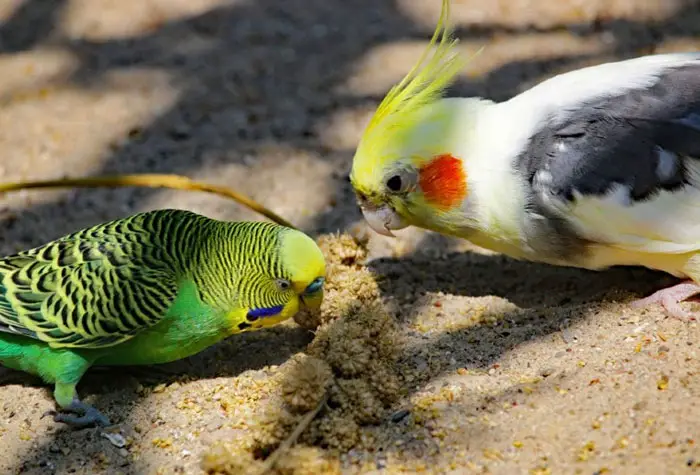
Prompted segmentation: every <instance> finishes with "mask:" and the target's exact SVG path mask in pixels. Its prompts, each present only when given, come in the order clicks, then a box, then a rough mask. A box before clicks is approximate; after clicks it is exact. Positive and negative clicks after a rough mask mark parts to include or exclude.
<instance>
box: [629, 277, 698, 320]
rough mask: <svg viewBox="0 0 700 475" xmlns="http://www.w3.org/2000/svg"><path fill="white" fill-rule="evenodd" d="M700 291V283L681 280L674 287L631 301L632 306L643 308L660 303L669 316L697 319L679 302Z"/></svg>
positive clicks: (680, 318)
mask: <svg viewBox="0 0 700 475" xmlns="http://www.w3.org/2000/svg"><path fill="white" fill-rule="evenodd" d="M699 293H700V285H698V284H696V283H694V282H691V281H686V282H681V283H680V284H677V285H674V286H673V287H667V288H665V289H661V290H659V291H657V292H654V293H653V294H651V295H650V296H648V297H645V298H643V299H639V300H635V301H633V302H632V303H631V307H632V308H642V307H647V306H649V305H652V304H660V305H661V306H662V307H664V309H665V310H666V313H667V314H668V315H669V316H671V317H674V318H677V319H679V320H682V321H684V322H688V321H690V320H695V316H694V315H692V314H691V313H690V312H686V311H685V310H683V309H682V308H681V306H680V305H679V303H680V302H682V301H684V300H686V299H688V298H690V297H692V296H693V295H696V294H699Z"/></svg>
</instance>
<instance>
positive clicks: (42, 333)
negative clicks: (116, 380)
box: [0, 209, 325, 427]
mask: <svg viewBox="0 0 700 475" xmlns="http://www.w3.org/2000/svg"><path fill="white" fill-rule="evenodd" d="M324 277H325V261H324V258H323V254H322V253H321V250H320V249H319V247H318V246H317V245H316V243H315V242H314V241H313V239H311V238H310V237H309V236H307V235H306V234H304V233H302V232H300V231H297V230H294V229H291V228H287V227H283V226H279V225H276V224H272V223H267V222H224V221H218V220H214V219H210V218H207V217H204V216H201V215H198V214H195V213H192V212H189V211H183V210H171V209H167V210H156V211H150V212H146V213H139V214H135V215H133V216H130V217H126V218H123V219H118V220H115V221H111V222H107V223H103V224H99V225H96V226H93V227H90V228H87V229H84V230H81V231H78V232H76V233H73V234H70V235H68V236H65V237H62V238H59V239H57V240H55V241H52V242H50V243H48V244H45V245H43V246H41V247H38V248H35V249H31V250H28V251H24V252H21V253H18V254H15V255H12V256H8V257H4V258H0V363H1V364H2V365H4V366H7V367H9V368H13V369H16V370H20V371H25V372H28V373H31V374H34V375H37V376H39V377H41V378H42V379H43V380H44V381H46V382H47V383H49V384H54V397H55V399H56V402H57V403H58V406H59V407H60V410H59V411H58V412H53V415H54V420H56V421H57V422H64V423H67V424H70V425H72V426H76V427H83V426H89V425H95V424H96V425H109V424H110V421H109V419H108V418H107V417H105V416H104V415H103V414H101V413H100V412H99V411H98V410H97V409H95V408H94V407H92V406H90V405H89V404H87V403H84V402H82V401H81V400H80V399H79V397H78V395H77V392H76V385H77V384H78V382H79V381H80V379H81V377H82V376H83V374H84V373H85V371H86V370H87V369H88V368H89V367H90V366H92V365H100V366H102V365H104V366H113V365H143V364H146V365H150V364H160V363H167V362H171V361H175V360H178V359H182V358H185V357H188V356H191V355H193V354H195V353H198V352H200V351H201V350H203V349H205V348H207V347H209V346H211V345H213V344H215V343H217V342H218V341H221V340H222V339H224V338H226V337H228V336H230V335H232V334H235V333H240V332H244V331H250V330H255V329H260V328H263V327H269V326H271V325H275V324H277V323H280V322H282V321H284V320H286V319H288V318H290V317H292V316H294V315H295V314H296V313H297V312H298V311H299V310H300V309H302V308H309V309H316V308H318V307H319V306H320V305H321V302H322V300H323V285H324Z"/></svg>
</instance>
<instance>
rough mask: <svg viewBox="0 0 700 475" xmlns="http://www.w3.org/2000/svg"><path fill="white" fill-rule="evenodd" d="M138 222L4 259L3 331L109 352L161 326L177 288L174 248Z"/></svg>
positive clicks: (0, 289) (0, 278)
mask: <svg viewBox="0 0 700 475" xmlns="http://www.w3.org/2000/svg"><path fill="white" fill-rule="evenodd" d="M139 219H144V218H143V216H141V217H138V215H137V218H136V219H132V220H129V219H128V218H127V220H122V221H115V222H111V223H106V224H104V225H99V226H96V227H94V228H89V229H87V230H83V231H80V232H78V233H75V234H73V235H70V236H67V237H65V238H62V239H60V240H57V241H53V242H51V243H49V244H47V245H45V246H42V247H39V248H36V249H33V250H30V251H26V252H23V253H20V254H17V255H14V256H10V257H6V258H3V259H0V331H4V332H10V333H16V334H20V335H25V336H28V337H32V338H36V339H39V340H42V341H45V342H47V343H48V344H49V345H50V346H51V347H54V348H102V347H107V346H112V345H115V344H118V343H121V342H123V341H126V340H128V339H129V338H132V337H133V336H134V335H136V334H137V333H139V332H140V331H142V330H144V329H145V328H148V327H150V326H152V325H154V324H155V323H157V322H158V321H160V319H161V318H162V317H163V316H164V314H165V312H166V311H167V309H168V308H169V306H170V305H171V303H172V302H173V301H174V299H175V298H176V295H177V291H178V287H177V282H176V281H175V274H174V273H173V272H172V269H171V268H170V267H169V265H168V258H167V257H168V256H166V255H165V254H166V253H167V249H165V248H163V246H158V245H156V243H154V242H152V236H153V235H152V233H149V232H147V231H146V230H144V229H143V228H140V226H139V224H141V223H139Z"/></svg>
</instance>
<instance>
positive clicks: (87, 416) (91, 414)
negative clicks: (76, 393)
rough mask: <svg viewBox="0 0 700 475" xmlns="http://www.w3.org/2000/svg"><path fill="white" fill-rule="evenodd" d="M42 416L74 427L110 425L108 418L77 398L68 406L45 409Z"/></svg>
mask: <svg viewBox="0 0 700 475" xmlns="http://www.w3.org/2000/svg"><path fill="white" fill-rule="evenodd" d="M44 416H53V420H54V421H55V422H63V423H64V424H68V425H70V426H72V427H75V428H76V429H82V428H84V427H92V426H101V427H107V426H110V425H112V423H111V422H110V421H109V419H107V417H106V416H105V415H103V414H102V413H101V412H100V411H98V410H97V409H95V408H94V407H92V406H91V405H90V404H86V403H84V402H81V401H80V400H78V399H74V400H73V402H72V403H71V404H70V405H69V406H67V407H64V408H61V410H60V411H47V412H46V413H44ZM42 417H43V416H42Z"/></svg>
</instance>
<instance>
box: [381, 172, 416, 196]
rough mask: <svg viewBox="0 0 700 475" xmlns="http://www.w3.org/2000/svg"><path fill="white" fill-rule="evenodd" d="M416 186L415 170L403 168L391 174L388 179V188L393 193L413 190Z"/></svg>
mask: <svg viewBox="0 0 700 475" xmlns="http://www.w3.org/2000/svg"><path fill="white" fill-rule="evenodd" d="M415 186H416V173H415V171H413V170H401V171H399V172H397V173H393V174H391V175H389V177H388V178H387V179H386V188H387V190H389V191H390V192H391V193H404V192H406V191H413V189H414V188H415Z"/></svg>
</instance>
